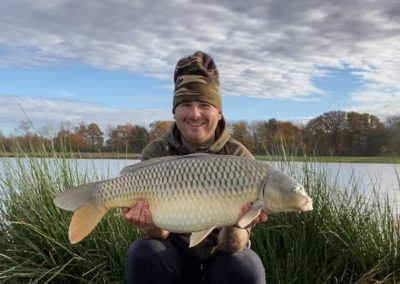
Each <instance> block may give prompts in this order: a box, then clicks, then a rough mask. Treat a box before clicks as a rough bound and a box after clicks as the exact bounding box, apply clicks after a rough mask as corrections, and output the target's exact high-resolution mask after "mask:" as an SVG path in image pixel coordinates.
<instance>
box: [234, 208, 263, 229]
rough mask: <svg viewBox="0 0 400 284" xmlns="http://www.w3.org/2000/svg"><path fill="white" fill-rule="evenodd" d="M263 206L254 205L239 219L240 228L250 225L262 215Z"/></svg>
mask: <svg viewBox="0 0 400 284" xmlns="http://www.w3.org/2000/svg"><path fill="white" fill-rule="evenodd" d="M261 209H262V207H261V206H258V205H256V206H254V205H253V207H252V208H251V209H250V210H249V211H248V212H247V213H246V214H245V215H244V216H243V217H242V218H240V220H239V221H238V226H239V227H240V228H246V227H248V226H249V225H250V224H251V222H252V221H253V220H254V219H255V218H256V217H257V216H258V215H260V212H261Z"/></svg>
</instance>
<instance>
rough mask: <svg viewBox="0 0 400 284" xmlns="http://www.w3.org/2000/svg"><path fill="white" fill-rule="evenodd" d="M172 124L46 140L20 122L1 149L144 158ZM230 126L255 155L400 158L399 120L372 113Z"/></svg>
mask: <svg viewBox="0 0 400 284" xmlns="http://www.w3.org/2000/svg"><path fill="white" fill-rule="evenodd" d="M171 123H172V121H155V122H153V123H151V124H150V125H149V127H148V128H146V127H144V126H140V125H133V124H129V123H127V124H121V125H117V126H115V127H109V128H108V129H107V131H106V132H107V134H104V132H103V131H102V130H101V129H100V127H99V126H98V125H97V124H96V123H94V122H93V123H90V124H85V123H81V124H79V125H78V126H76V127H61V129H60V130H59V131H58V132H57V134H56V135H54V137H46V138H45V136H44V135H41V134H37V133H35V132H33V131H32V129H31V127H29V123H26V122H22V123H21V125H20V130H22V132H23V134H21V135H10V136H4V135H2V134H1V132H0V143H1V145H2V147H3V149H4V150H5V151H12V150H13V148H14V147H16V145H17V146H18V147H19V148H20V149H22V150H24V151H32V147H35V146H34V145H47V146H46V147H51V148H52V149H53V150H56V151H62V150H70V151H79V152H118V153H141V152H142V150H143V149H144V147H145V146H146V145H147V144H148V143H149V142H150V141H152V140H154V139H156V138H158V137H160V136H162V135H163V134H164V133H165V132H166V131H167V130H168V129H169V127H170V125H171ZM228 125H229V128H230V132H231V135H232V137H233V138H235V139H237V140H238V141H240V142H241V143H242V144H244V146H246V147H247V148H248V149H249V150H250V151H251V152H252V153H253V154H255V155H266V154H273V153H276V152H277V151H279V152H280V149H282V146H284V149H285V151H288V152H290V154H294V155H296V154H297V155H305V154H306V155H320V156H378V155H387V156H389V155H400V116H396V117H391V118H389V119H387V120H386V121H385V122H381V121H380V120H379V118H378V117H376V116H374V115H372V114H368V113H357V112H345V111H330V112H327V113H324V114H323V115H320V116H318V117H316V118H314V119H311V120H310V121H308V123H306V124H305V125H296V124H294V123H292V122H290V121H279V120H276V119H269V120H268V121H254V122H248V121H235V122H230V123H229V124H228ZM66 148H67V149H66Z"/></svg>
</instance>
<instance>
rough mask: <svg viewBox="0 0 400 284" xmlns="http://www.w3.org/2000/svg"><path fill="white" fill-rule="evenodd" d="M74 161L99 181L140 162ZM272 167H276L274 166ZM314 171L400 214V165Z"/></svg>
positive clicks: (359, 165)
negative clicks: (385, 202)
mask: <svg viewBox="0 0 400 284" xmlns="http://www.w3.org/2000/svg"><path fill="white" fill-rule="evenodd" d="M4 159H8V160H9V161H12V162H15V159H14V158H0V172H1V171H2V166H3V163H2V160H4ZM74 161H75V162H76V163H77V166H78V168H79V169H82V171H88V172H89V174H90V173H96V176H98V177H102V178H111V177H116V176H118V174H119V171H120V170H121V169H122V168H123V167H125V166H127V165H131V164H134V163H137V162H139V161H138V160H116V159H78V160H74ZM272 164H276V165H277V166H278V164H277V163H272ZM290 164H291V165H294V166H295V167H298V168H301V167H302V166H303V163H301V162H290ZM280 165H281V163H280ZM313 168H314V169H315V170H316V171H317V172H322V173H324V174H326V175H327V176H328V177H329V179H330V180H331V181H332V183H333V182H336V183H337V184H338V187H344V188H345V187H347V186H348V185H349V184H351V183H357V188H360V189H363V190H365V192H367V193H368V192H370V191H372V190H373V189H376V190H378V191H379V193H380V194H381V197H382V198H385V197H386V196H387V197H388V198H389V202H390V203H391V205H392V208H393V209H394V210H396V209H397V211H398V212H400V181H399V179H398V178H399V177H400V165H399V164H372V163H368V164H366V163H354V164H352V163H314V164H313ZM300 172H301V170H300Z"/></svg>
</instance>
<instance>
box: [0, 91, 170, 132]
mask: <svg viewBox="0 0 400 284" xmlns="http://www.w3.org/2000/svg"><path fill="white" fill-rule="evenodd" d="M0 105H1V106H2V111H1V112H0V121H1V123H2V125H3V126H4V127H5V128H4V129H2V130H4V131H5V132H8V133H11V132H15V131H16V129H15V127H16V126H17V125H16V122H18V121H19V122H21V121H29V122H31V123H32V124H33V127H34V128H35V129H36V130H37V131H39V130H40V128H41V127H43V126H46V127H51V128H53V129H55V130H57V131H58V130H59V129H60V123H65V124H68V125H72V126H77V125H78V124H79V123H81V122H84V123H86V124H89V123H92V122H95V123H97V124H98V125H99V126H100V128H101V129H103V131H105V130H107V128H109V127H110V126H112V127H115V126H116V125H118V124H126V123H132V122H134V123H135V124H137V125H142V126H144V127H147V126H149V124H150V123H152V122H154V121H157V120H172V114H171V111H165V110H160V109H130V110H122V109H116V108H110V107H105V106H101V105H97V104H93V103H90V102H77V101H72V100H65V99H59V100H54V99H52V100H50V99H33V98H28V97H21V96H12V95H0Z"/></svg>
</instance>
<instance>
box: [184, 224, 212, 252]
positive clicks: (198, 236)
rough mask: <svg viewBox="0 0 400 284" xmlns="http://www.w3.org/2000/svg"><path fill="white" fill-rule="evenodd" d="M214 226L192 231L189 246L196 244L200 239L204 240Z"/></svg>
mask: <svg viewBox="0 0 400 284" xmlns="http://www.w3.org/2000/svg"><path fill="white" fill-rule="evenodd" d="M214 229H215V227H211V228H208V229H206V230H204V231H199V232H193V233H192V234H191V235H190V244H189V247H190V248H191V247H194V246H197V245H198V244H199V243H200V242H201V241H202V240H204V239H205V238H206V237H207V236H208V235H209V234H210V233H211V232H212V230H214Z"/></svg>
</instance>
